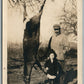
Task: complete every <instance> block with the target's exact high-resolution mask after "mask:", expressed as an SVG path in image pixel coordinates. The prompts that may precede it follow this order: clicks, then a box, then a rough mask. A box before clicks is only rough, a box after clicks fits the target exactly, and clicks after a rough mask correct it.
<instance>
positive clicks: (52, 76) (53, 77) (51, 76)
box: [47, 74, 56, 79]
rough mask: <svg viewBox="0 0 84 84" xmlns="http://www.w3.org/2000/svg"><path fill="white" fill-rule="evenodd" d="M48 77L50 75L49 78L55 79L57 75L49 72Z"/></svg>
mask: <svg viewBox="0 0 84 84" xmlns="http://www.w3.org/2000/svg"><path fill="white" fill-rule="evenodd" d="M47 77H48V78H49V79H55V78H56V76H54V75H50V74H47Z"/></svg>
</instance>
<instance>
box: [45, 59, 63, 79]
mask: <svg viewBox="0 0 84 84" xmlns="http://www.w3.org/2000/svg"><path fill="white" fill-rule="evenodd" d="M46 67H48V71H47V74H50V75H55V76H56V77H57V78H58V77H60V76H61V74H62V68H61V65H60V64H59V62H58V61H57V59H55V60H54V61H53V63H51V61H50V59H49V60H47V61H46V63H45V68H46Z"/></svg>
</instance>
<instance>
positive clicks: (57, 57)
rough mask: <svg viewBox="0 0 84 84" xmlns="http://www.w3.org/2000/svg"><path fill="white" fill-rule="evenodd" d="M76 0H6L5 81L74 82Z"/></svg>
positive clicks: (21, 83) (19, 83) (28, 83)
mask: <svg viewBox="0 0 84 84" xmlns="http://www.w3.org/2000/svg"><path fill="white" fill-rule="evenodd" d="M77 25H78V12H77V0H7V84H78V79H77V78H78V47H77V46H78V26H77Z"/></svg>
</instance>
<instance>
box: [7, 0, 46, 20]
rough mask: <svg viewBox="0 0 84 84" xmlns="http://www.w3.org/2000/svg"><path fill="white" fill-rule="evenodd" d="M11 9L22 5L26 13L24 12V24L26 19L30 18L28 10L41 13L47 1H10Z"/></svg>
mask: <svg viewBox="0 0 84 84" xmlns="http://www.w3.org/2000/svg"><path fill="white" fill-rule="evenodd" d="M8 1H9V3H10V5H11V7H16V6H19V7H20V5H22V6H23V9H24V12H23V18H24V19H23V22H24V21H25V20H26V17H28V14H27V10H30V11H31V12H32V13H33V12H35V11H39V12H41V9H43V8H42V7H43V6H44V4H45V1H46V0H8ZM27 7H28V9H27Z"/></svg>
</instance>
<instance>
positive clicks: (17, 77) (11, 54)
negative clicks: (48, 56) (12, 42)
mask: <svg viewBox="0 0 84 84" xmlns="http://www.w3.org/2000/svg"><path fill="white" fill-rule="evenodd" d="M12 47H13V46H12ZM41 64H42V66H43V67H44V62H42V63H41ZM65 64H66V70H67V72H66V77H65V83H64V84H77V57H69V58H67V59H66V60H65ZM23 69H24V59H23V54H22V47H19V48H16V47H15V48H14V47H13V48H11V47H10V48H8V84H25V83H24V81H23V80H24V79H23V78H24V75H23ZM45 80H47V77H46V75H45V74H44V73H43V72H42V71H41V70H40V69H39V68H38V67H37V70H36V69H35V68H33V70H32V74H31V82H30V84H44V81H45ZM60 84H61V83H60Z"/></svg>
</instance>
